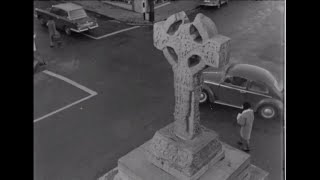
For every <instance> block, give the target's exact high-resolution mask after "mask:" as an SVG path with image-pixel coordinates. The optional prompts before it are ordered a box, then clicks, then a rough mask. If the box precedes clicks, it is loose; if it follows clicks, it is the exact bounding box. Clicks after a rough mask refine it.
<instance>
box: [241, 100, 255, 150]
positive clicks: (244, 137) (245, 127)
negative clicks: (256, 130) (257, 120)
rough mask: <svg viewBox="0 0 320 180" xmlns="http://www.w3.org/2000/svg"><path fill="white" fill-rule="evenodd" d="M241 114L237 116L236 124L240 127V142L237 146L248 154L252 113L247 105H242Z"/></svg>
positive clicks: (252, 119)
mask: <svg viewBox="0 0 320 180" xmlns="http://www.w3.org/2000/svg"><path fill="white" fill-rule="evenodd" d="M243 109H244V110H243V112H242V113H239V114H238V116H237V123H238V124H239V125H240V127H241V129H240V141H239V142H238V144H239V145H240V146H241V149H242V150H243V151H246V152H249V151H250V147H249V141H250V137H251V131H252V125H253V121H254V112H253V110H252V109H251V105H250V104H249V103H245V104H244V105H243Z"/></svg>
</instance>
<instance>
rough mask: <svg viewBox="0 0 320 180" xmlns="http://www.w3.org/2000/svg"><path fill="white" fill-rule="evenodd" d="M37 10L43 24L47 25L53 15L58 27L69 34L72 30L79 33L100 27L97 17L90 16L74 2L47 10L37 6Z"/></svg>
mask: <svg viewBox="0 0 320 180" xmlns="http://www.w3.org/2000/svg"><path fill="white" fill-rule="evenodd" d="M35 11H36V16H37V18H38V19H39V21H40V23H41V24H42V25H46V23H47V22H48V20H49V18H50V17H53V18H54V21H55V23H56V27H57V29H61V30H63V31H65V33H66V34H68V35H70V34H71V31H74V32H78V33H79V32H84V31H88V30H90V29H94V28H97V27H98V23H97V21H96V19H95V18H92V17H89V16H88V15H87V13H86V11H85V10H84V9H83V7H81V6H80V5H77V4H74V3H62V4H57V5H53V6H52V7H50V8H47V9H45V10H43V9H38V8H36V9H35Z"/></svg>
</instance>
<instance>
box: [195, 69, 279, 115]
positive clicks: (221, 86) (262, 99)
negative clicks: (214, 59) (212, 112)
mask: <svg viewBox="0 0 320 180" xmlns="http://www.w3.org/2000/svg"><path fill="white" fill-rule="evenodd" d="M203 75H204V84H203V87H202V93H201V97H200V103H205V102H209V103H217V104H222V105H227V106H232V107H236V108H241V109H242V108H243V104H244V103H246V102H247V103H249V104H250V105H251V106H252V107H253V110H254V111H255V112H257V113H258V114H259V115H260V116H261V117H263V118H265V119H274V118H275V117H277V116H279V115H282V112H283V88H282V87H281V86H280V85H279V84H278V82H277V80H276V79H275V77H274V76H273V75H272V74H271V73H270V72H269V71H267V70H266V69H263V68H261V67H258V66H254V65H249V64H231V65H230V66H227V68H225V69H224V70H222V71H213V70H212V68H209V69H207V70H205V71H204V73H203Z"/></svg>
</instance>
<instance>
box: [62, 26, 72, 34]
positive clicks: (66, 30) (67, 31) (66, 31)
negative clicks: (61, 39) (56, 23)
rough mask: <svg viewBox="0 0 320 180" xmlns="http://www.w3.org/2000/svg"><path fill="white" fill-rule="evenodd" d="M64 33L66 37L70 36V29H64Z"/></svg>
mask: <svg viewBox="0 0 320 180" xmlns="http://www.w3.org/2000/svg"><path fill="white" fill-rule="evenodd" d="M64 32H65V33H66V34H67V35H70V34H71V29H70V28H68V27H64Z"/></svg>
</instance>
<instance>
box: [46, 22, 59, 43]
mask: <svg viewBox="0 0 320 180" xmlns="http://www.w3.org/2000/svg"><path fill="white" fill-rule="evenodd" d="M47 26H48V29H49V40H50V47H54V46H55V44H56V43H57V44H58V47H61V43H62V42H61V35H60V33H59V32H58V31H57V29H56V23H55V22H54V20H53V18H52V17H50V19H49V21H48V22H47Z"/></svg>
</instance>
